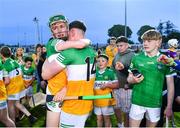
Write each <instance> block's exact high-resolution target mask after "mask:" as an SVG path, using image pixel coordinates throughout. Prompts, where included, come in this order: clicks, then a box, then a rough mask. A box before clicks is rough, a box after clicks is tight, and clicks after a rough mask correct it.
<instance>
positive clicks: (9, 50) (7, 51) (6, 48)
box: [1, 46, 11, 58]
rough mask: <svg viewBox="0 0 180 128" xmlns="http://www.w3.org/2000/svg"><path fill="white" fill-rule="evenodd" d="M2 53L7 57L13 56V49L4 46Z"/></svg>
mask: <svg viewBox="0 0 180 128" xmlns="http://www.w3.org/2000/svg"><path fill="white" fill-rule="evenodd" d="M1 54H2V55H3V56H4V57H6V58H8V57H11V49H10V48H9V47H7V46H4V47H2V48H1Z"/></svg>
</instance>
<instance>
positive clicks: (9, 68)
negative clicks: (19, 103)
mask: <svg viewBox="0 0 180 128" xmlns="http://www.w3.org/2000/svg"><path fill="white" fill-rule="evenodd" d="M3 66H4V69H5V74H7V75H8V77H9V78H10V83H9V85H7V86H6V88H7V93H8V95H11V94H16V93H19V92H21V91H22V90H24V81H23V78H22V70H21V67H20V66H19V64H18V63H17V62H16V61H15V60H13V59H11V58H7V60H6V61H5V62H4V64H3Z"/></svg>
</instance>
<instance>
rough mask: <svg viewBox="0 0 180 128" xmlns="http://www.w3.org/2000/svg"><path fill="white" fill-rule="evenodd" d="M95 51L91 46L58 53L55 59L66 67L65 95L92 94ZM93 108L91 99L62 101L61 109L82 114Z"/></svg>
mask: <svg viewBox="0 0 180 128" xmlns="http://www.w3.org/2000/svg"><path fill="white" fill-rule="evenodd" d="M95 56H96V54H95V51H94V50H93V49H92V48H91V47H86V48H83V49H67V50H64V51H62V52H60V53H59V54H58V56H57V57H56V61H57V62H58V63H59V64H60V65H61V66H64V67H67V74H68V83H67V96H86V95H93V94H94V93H93V86H94V80H95ZM92 108H93V101H92V100H86V101H85V100H69V101H64V103H63V107H62V110H63V111H64V112H66V113H70V114H76V115H83V114H88V113H89V112H90V111H91V110H92Z"/></svg>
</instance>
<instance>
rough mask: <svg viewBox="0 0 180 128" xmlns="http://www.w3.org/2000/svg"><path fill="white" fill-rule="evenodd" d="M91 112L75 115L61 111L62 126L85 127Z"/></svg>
mask: <svg viewBox="0 0 180 128" xmlns="http://www.w3.org/2000/svg"><path fill="white" fill-rule="evenodd" d="M88 115H89V114H85V115H73V114H68V113H66V112H63V111H61V115H60V127H75V128H83V127H84V126H85V122H86V120H87V118H88Z"/></svg>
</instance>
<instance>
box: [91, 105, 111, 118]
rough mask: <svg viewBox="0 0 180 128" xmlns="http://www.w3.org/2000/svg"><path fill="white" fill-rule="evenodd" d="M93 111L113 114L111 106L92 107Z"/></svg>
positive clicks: (99, 113)
mask: <svg viewBox="0 0 180 128" xmlns="http://www.w3.org/2000/svg"><path fill="white" fill-rule="evenodd" d="M94 113H95V114H96V115H107V116H108V115H113V114H114V109H113V106H107V107H96V106H95V107H94Z"/></svg>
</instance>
